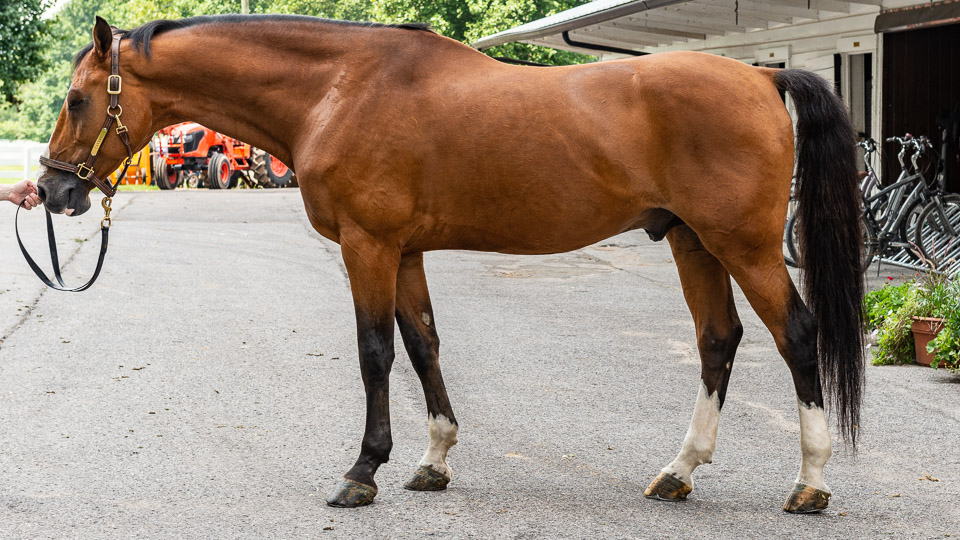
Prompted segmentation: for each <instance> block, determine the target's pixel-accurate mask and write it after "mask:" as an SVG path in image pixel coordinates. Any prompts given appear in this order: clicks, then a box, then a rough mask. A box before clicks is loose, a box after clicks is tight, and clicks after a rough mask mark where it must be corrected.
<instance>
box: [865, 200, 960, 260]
mask: <svg viewBox="0 0 960 540" xmlns="http://www.w3.org/2000/svg"><path fill="white" fill-rule="evenodd" d="M952 224H953V226H954V227H957V228H960V215H958V216H956V217H955V219H954V220H953V222H952ZM931 233H932V231H929V230H928V233H927V234H924V237H925V238H934V235H933V234H931ZM933 245H934V247H935V248H936V250H937V258H938V259H940V260H942V261H946V265H945V266H941V267H939V268H937V269H936V270H937V272H941V273H943V274H947V275H954V274H960V239H954V241H953V242H948V241H940V239H939V238H935V239H934V244H933ZM880 261H881V262H883V263H885V264H890V265H893V266H899V267H901V268H909V269H911V270H921V271H928V270H929V268H928V267H927V265H925V264H923V263H922V262H921V261H920V260H919V259H918V258H917V257H915V256H914V255H913V254H912V253H910V251H909V250H907V249H906V248H904V249H901V250H900V251H898V252H897V253H896V254H894V255H893V256H891V257H881V258H880Z"/></svg>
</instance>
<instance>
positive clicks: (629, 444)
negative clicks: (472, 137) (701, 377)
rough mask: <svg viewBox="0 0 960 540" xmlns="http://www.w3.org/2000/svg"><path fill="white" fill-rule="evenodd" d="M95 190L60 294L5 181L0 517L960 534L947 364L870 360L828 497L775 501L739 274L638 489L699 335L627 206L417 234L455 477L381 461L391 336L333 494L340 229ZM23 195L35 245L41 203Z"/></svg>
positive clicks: (17, 530)
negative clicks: (590, 230) (366, 496)
mask: <svg viewBox="0 0 960 540" xmlns="http://www.w3.org/2000/svg"><path fill="white" fill-rule="evenodd" d="M116 206H117V207H118V210H117V211H116V212H115V216H116V219H115V220H114V228H113V232H112V234H113V237H112V239H111V249H110V253H109V254H108V258H107V262H106V265H105V268H104V271H103V275H102V276H101V278H100V281H99V282H98V283H97V285H96V286H94V288H93V289H91V290H90V291H87V292H85V293H81V294H66V293H58V292H55V291H48V290H44V289H43V288H42V285H41V284H40V283H39V282H38V281H37V280H36V279H35V278H34V277H33V276H32V275H31V274H29V269H28V268H27V266H26V264H25V263H24V262H23V260H22V258H21V256H20V254H19V253H18V252H17V248H16V243H15V241H14V239H13V227H12V223H11V222H12V219H13V211H12V210H13V208H12V207H7V208H0V214H2V221H3V223H4V224H5V225H4V226H2V227H0V253H2V254H3V256H2V259H0V280H2V283H3V286H0V339H2V344H0V538H73V537H76V538H98V539H99V538H317V537H327V536H329V537H339V536H343V537H348V536H350V537H365V538H367V537H371V538H398V537H421V536H432V535H433V536H443V537H550V538H559V537H563V538H587V537H590V538H595V537H604V538H664V537H682V538H696V537H709V538H711V539H712V538H744V537H750V538H770V537H778V538H783V537H791V538H814V537H817V538H852V537H867V538H870V537H878V536H894V537H911V538H943V537H946V536H951V535H952V536H958V535H960V514H958V513H957V510H956V508H957V500H958V498H960V444H958V441H960V436H958V435H960V377H958V376H952V375H949V374H947V373H945V372H943V371H934V370H932V369H927V368H920V367H916V366H902V367H883V368H876V367H868V368H867V377H868V386H867V395H866V401H865V409H864V414H863V416H864V421H863V423H862V426H861V437H862V439H861V446H860V448H859V452H858V454H857V455H856V456H855V457H854V456H852V455H851V454H850V452H848V451H845V450H844V447H843V445H842V444H841V443H839V442H837V441H835V445H836V446H835V450H836V451H835V455H834V458H833V459H832V460H831V461H830V463H829V464H828V466H827V471H826V477H827V482H828V484H829V485H830V486H831V488H832V489H833V491H834V496H833V499H832V500H831V507H830V509H829V510H828V511H827V512H824V513H823V514H820V515H812V516H793V515H788V514H785V513H783V512H782V511H781V510H780V505H781V503H782V502H783V499H784V498H785V497H786V494H787V492H788V490H789V488H790V487H791V485H792V482H793V479H794V477H795V475H796V471H797V468H798V466H799V460H800V450H799V425H798V421H797V413H796V401H795V397H794V392H793V388H792V383H791V380H790V376H789V372H788V370H787V368H786V366H785V365H784V363H783V361H782V360H781V359H780V358H779V356H778V355H777V353H776V349H775V347H774V344H773V341H772V339H771V338H770V335H769V333H768V332H767V331H766V329H765V328H764V327H763V326H762V325H761V323H760V321H759V319H757V317H756V315H755V314H754V313H753V311H752V310H751V309H750V308H749V306H748V305H747V304H746V302H745V301H744V299H743V297H742V295H740V296H738V306H739V310H740V315H741V318H742V319H743V322H744V326H745V332H744V339H743V342H742V344H741V346H740V349H739V352H738V356H737V361H736V365H735V367H734V370H733V377H732V381H731V384H730V389H729V392H728V395H727V402H726V405H725V407H724V411H723V418H722V420H721V423H720V437H719V444H718V448H717V452H716V454H715V456H714V463H713V464H712V465H705V466H703V467H701V468H700V469H698V471H697V473H696V475H695V480H696V486H695V488H694V491H693V493H692V494H691V496H690V499H689V500H688V501H686V502H684V503H680V504H673V503H662V502H654V501H650V500H647V499H644V498H643V496H642V492H643V489H644V488H645V487H646V485H647V483H648V482H649V481H650V480H651V479H652V478H653V477H654V476H656V474H657V473H658V471H659V469H660V468H661V467H662V466H663V465H665V464H666V463H668V462H669V461H670V460H671V459H672V458H673V456H674V455H675V454H676V452H677V450H679V446H680V442H681V440H682V438H683V434H684V432H685V430H686V426H687V422H688V420H689V416H690V414H691V412H692V410H693V404H694V400H695V397H696V393H697V387H698V384H699V383H698V373H699V361H698V357H697V354H696V343H695V338H694V332H693V323H692V321H691V319H690V316H689V314H688V313H687V310H686V306H685V304H684V302H683V298H682V295H681V293H680V284H679V280H678V278H677V274H676V269H675V267H674V265H673V263H672V260H671V256H670V250H669V247H668V246H667V244H666V243H665V242H662V243H653V242H650V241H649V240H647V238H646V236H645V235H644V234H643V233H630V234H624V235H621V236H618V237H616V238H614V239H611V240H608V241H606V242H602V243H600V244H598V245H595V246H591V247H589V248H586V249H583V250H579V251H576V252H572V253H568V254H563V255H552V256H543V257H517V256H508V255H499V254H485V253H468V252H441V253H431V254H428V255H427V258H426V266H427V276H428V280H429V283H430V286H431V289H432V296H433V301H434V309H435V312H436V319H437V325H438V328H439V331H440V335H441V339H442V340H443V346H442V348H441V351H442V352H441V362H442V365H443V367H444V375H445V378H446V381H447V387H448V389H449V393H450V398H451V401H452V403H453V405H454V410H455V411H456V414H457V418H458V419H459V421H460V423H461V430H460V444H459V445H457V446H456V447H454V449H453V450H452V451H451V454H450V458H449V462H450V464H451V466H452V467H453V469H454V473H455V477H454V481H453V482H452V483H451V484H450V487H449V489H448V490H447V491H445V492H439V493H413V492H408V491H405V490H403V489H402V487H401V486H402V483H403V481H404V480H406V478H407V475H408V474H409V473H410V472H412V470H413V468H414V467H415V465H416V463H417V461H418V460H419V458H420V455H421V454H422V452H423V450H424V448H425V446H426V441H427V433H426V422H425V414H426V412H425V411H426V408H425V405H424V403H423V395H422V392H421V390H420V387H419V382H418V381H417V378H416V376H415V374H414V372H413V370H412V368H411V367H410V364H409V362H408V360H407V357H406V353H405V352H404V351H403V348H402V346H399V343H398V348H397V351H398V352H397V361H396V363H395V367H394V371H393V378H392V381H391V382H392V385H391V409H392V418H393V426H394V450H393V454H392V456H391V458H392V459H391V462H390V463H388V464H386V465H384V466H383V467H382V468H381V470H380V473H379V474H378V476H377V480H378V483H379V484H380V494H379V495H378V497H377V500H376V502H375V503H374V504H373V505H371V506H369V507H365V508H360V509H352V510H343V509H333V508H328V507H327V506H326V505H325V504H324V503H323V500H324V496H325V494H326V493H327V491H328V490H329V489H331V488H332V487H333V486H334V485H335V483H336V481H337V480H338V478H339V477H340V475H341V474H342V473H343V472H344V471H346V469H347V468H348V467H349V466H350V465H351V464H352V462H353V460H354V459H355V458H356V454H357V452H358V449H359V442H360V436H361V434H362V424H363V411H364V409H363V388H362V384H361V382H360V373H359V369H358V367H357V360H356V338H355V334H354V321H353V311H352V307H351V304H350V294H349V290H348V284H347V280H346V278H345V275H344V271H343V267H342V265H341V263H340V260H339V248H338V247H337V246H336V245H334V244H331V243H329V242H327V241H325V240H323V239H321V238H320V237H319V236H318V235H317V234H316V233H314V232H313V231H312V230H311V229H310V227H309V225H308V224H307V222H306V218H305V216H304V213H303V210H302V206H301V202H300V199H299V193H298V191H297V190H270V191H230V192H207V191H175V192H145V193H135V194H121V195H120V196H119V197H118V198H117V204H116ZM95 208H96V207H95ZM23 217H24V221H23V224H22V225H23V227H24V228H25V229H26V232H27V233H28V234H27V243H28V244H29V246H30V247H31V248H32V249H33V250H35V251H36V253H35V255H36V256H37V258H38V260H45V258H46V255H45V254H43V251H41V250H42V249H43V248H44V243H45V242H44V239H43V236H42V235H43V230H42V228H43V226H42V215H41V214H40V212H36V211H35V212H31V213H30V214H28V215H25V216H23ZM99 217H100V216H99V215H97V212H96V210H95V209H94V210H92V211H91V212H90V214H89V215H88V216H83V217H81V218H79V219H67V218H62V217H60V218H58V219H57V220H56V221H57V224H58V226H59V227H60V229H59V238H60V244H61V249H62V250H63V251H62V259H63V260H66V259H68V257H69V260H68V262H67V263H66V272H65V277H66V278H67V279H69V280H71V282H79V281H80V280H81V279H85V277H86V275H87V273H88V272H90V271H92V269H93V266H94V263H95V261H96V255H97V249H98V246H97V242H98V239H97V237H96V236H97V233H96V228H97V223H98V222H99ZM27 218H29V219H27ZM901 274H902V272H901V271H900V270H897V269H890V268H882V269H881V270H880V275H879V276H877V273H876V272H875V271H872V272H871V274H870V275H871V284H872V286H877V285H879V284H882V283H884V282H886V281H888V280H887V277H888V276H890V277H895V278H896V279H897V280H900V279H902V277H901ZM398 339H399V338H398Z"/></svg>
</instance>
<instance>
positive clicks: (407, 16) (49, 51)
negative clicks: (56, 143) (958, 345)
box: [0, 0, 594, 141]
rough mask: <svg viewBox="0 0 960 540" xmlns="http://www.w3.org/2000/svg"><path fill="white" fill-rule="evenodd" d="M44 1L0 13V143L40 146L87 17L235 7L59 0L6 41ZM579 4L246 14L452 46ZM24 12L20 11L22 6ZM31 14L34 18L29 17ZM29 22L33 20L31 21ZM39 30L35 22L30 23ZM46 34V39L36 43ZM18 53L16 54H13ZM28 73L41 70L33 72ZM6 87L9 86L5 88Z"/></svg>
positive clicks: (88, 24) (542, 51) (280, 4)
mask: <svg viewBox="0 0 960 540" xmlns="http://www.w3.org/2000/svg"><path fill="white" fill-rule="evenodd" d="M50 1H51V0H18V1H17V2H13V3H12V4H10V5H9V7H6V6H7V3H4V4H3V6H5V7H2V8H0V35H2V36H5V37H4V38H3V39H2V40H0V53H2V54H0V75H2V77H3V78H2V80H3V84H2V85H0V94H3V95H5V96H6V97H7V99H11V98H12V97H13V92H14V90H13V88H15V85H16V82H20V81H25V80H27V79H28V78H33V79H34V80H33V82H29V83H25V84H21V85H20V86H19V88H18V89H17V90H16V97H17V98H19V100H20V101H22V104H21V105H20V107H19V109H18V108H16V107H12V106H7V107H0V139H28V140H36V141H46V140H48V139H49V138H50V133H51V132H52V131H53V128H54V126H55V125H56V120H57V115H58V114H59V113H60V109H61V108H62V106H63V99H64V96H65V95H66V91H67V88H68V87H69V86H70V80H71V78H72V76H73V68H72V65H71V59H72V58H73V55H74V54H75V53H76V52H77V51H78V50H79V49H80V48H81V47H83V46H84V45H85V44H87V43H89V42H90V31H91V29H92V28H93V18H94V16H95V15H97V14H101V15H103V16H104V17H105V18H106V19H107V22H109V23H110V24H113V25H114V26H117V27H120V28H132V27H134V26H138V25H140V24H143V23H145V22H147V21H151V20H154V19H178V18H182V17H190V16H194V15H212V14H221V13H237V12H239V11H240V0H67V1H66V2H65V3H64V4H63V6H62V8H61V9H60V10H59V12H58V13H57V17H56V19H55V20H52V21H50V20H42V21H41V20H40V19H39V18H36V21H40V23H42V24H40V26H41V27H43V30H42V31H41V30H37V31H35V32H34V33H32V34H30V33H25V34H17V35H22V36H23V39H18V40H12V39H8V38H7V37H6V36H7V35H8V32H7V27H6V26H4V24H5V23H4V22H3V21H4V20H5V19H4V18H3V17H5V16H6V15H7V13H8V12H10V13H14V12H16V13H20V12H21V11H23V10H25V9H27V8H29V7H30V6H34V7H35V8H36V9H34V10H32V11H30V13H42V10H43V9H44V6H47V5H48V4H49V2H50ZM585 1H586V0H439V1H427V0H250V11H251V12H253V13H297V14H302V15H312V16H316V17H326V18H331V19H345V20H354V21H377V22H385V23H397V22H426V23H429V24H430V25H431V26H432V27H433V28H434V30H436V31H437V32H439V33H440V34H443V35H445V36H447V37H451V38H453V39H456V40H459V41H464V42H467V43H469V42H471V41H474V40H476V39H479V38H480V37H482V36H485V35H489V34H493V33H496V32H499V31H501V30H506V29H508V28H512V27H514V26H517V25H519V24H523V23H526V22H529V21H532V20H535V19H539V18H542V17H546V16H548V15H551V14H553V13H557V12H559V11H563V10H565V9H569V8H571V7H574V6H577V5H580V4H583V3H585ZM24 6H26V7H24ZM37 9H39V11H37ZM31 20H33V19H31ZM38 24H39V23H38ZM46 35H49V36H50V38H49V39H48V38H45V37H44V36H46ZM15 41H16V43H17V44H18V45H17V46H18V47H21V48H23V47H25V49H23V50H29V51H32V52H33V54H35V55H36V58H34V60H33V61H23V60H19V58H20V57H19V56H18V57H13V58H16V60H15V61H8V60H7V56H6V55H7V52H6V51H7V48H8V47H9V46H8V42H9V43H14V42H15ZM17 50H18V51H19V50H21V49H17ZM485 52H487V53H488V54H490V55H492V56H506V57H510V58H516V59H519V60H526V61H529V62H539V63H543V64H555V65H563V64H577V63H582V62H588V61H592V60H594V57H592V56H587V55H582V54H577V53H571V52H567V51H558V50H555V49H550V48H547V47H539V46H536V45H528V44H525V43H510V44H506V45H501V46H499V47H495V48H493V49H490V50H488V51H485ZM31 66H41V67H39V68H36V69H33V68H31ZM9 69H13V70H18V71H17V72H18V73H19V72H20V71H24V70H26V71H30V70H31V69H33V71H31V72H30V73H29V77H27V78H23V76H22V75H20V76H19V77H20V78H19V79H18V80H17V81H16V82H13V83H8V82H7V81H6V77H7V75H6V73H7V71H5V70H9ZM11 85H14V86H11Z"/></svg>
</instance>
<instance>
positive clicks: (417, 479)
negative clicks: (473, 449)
mask: <svg viewBox="0 0 960 540" xmlns="http://www.w3.org/2000/svg"><path fill="white" fill-rule="evenodd" d="M427 425H428V429H427V431H428V432H429V434H430V444H429V445H428V446H427V451H426V453H424V455H423V459H421V460H420V466H419V467H418V468H417V471H416V472H415V473H414V478H413V479H412V480H410V481H409V482H407V485H406V486H405V487H407V489H417V490H421V491H428V490H438V489H444V488H445V487H446V486H447V484H448V483H449V482H450V480H451V479H452V478H453V470H452V469H451V468H450V466H449V465H447V452H448V451H449V450H450V448H451V447H452V446H453V445H455V444H457V431H458V427H457V424H456V423H454V422H452V421H450V419H449V418H447V417H446V416H444V415H442V414H438V415H436V416H434V415H432V414H431V415H428V417H427ZM416 486H421V487H416Z"/></svg>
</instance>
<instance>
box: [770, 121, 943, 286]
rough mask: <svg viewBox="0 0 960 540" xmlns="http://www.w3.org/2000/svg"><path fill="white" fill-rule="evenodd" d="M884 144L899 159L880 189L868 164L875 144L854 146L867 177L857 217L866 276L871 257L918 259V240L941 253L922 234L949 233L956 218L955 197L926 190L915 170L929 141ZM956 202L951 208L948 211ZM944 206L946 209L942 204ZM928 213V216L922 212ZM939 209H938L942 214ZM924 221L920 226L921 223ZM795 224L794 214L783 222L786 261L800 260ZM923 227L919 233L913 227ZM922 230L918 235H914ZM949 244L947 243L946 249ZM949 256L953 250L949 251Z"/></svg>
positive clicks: (917, 139)
mask: <svg viewBox="0 0 960 540" xmlns="http://www.w3.org/2000/svg"><path fill="white" fill-rule="evenodd" d="M887 142H898V143H899V144H900V152H899V154H898V156H897V157H898V159H899V161H900V165H901V172H900V176H899V178H898V179H897V181H896V182H894V183H893V184H892V185H890V186H887V187H885V188H879V185H880V179H879V177H878V176H877V174H876V171H875V170H874V169H873V167H872V165H871V158H872V156H873V154H874V153H875V152H876V151H877V145H876V141H874V140H873V139H866V140H864V141H861V142H859V143H858V144H857V145H858V146H859V147H860V148H863V150H864V163H865V164H866V168H867V172H866V174H865V175H864V176H863V177H862V179H861V182H860V195H861V198H862V199H863V216H862V218H861V222H862V226H863V235H864V248H865V249H864V255H863V260H862V263H861V266H862V269H863V270H864V271H865V270H866V269H867V267H869V266H870V263H871V262H873V259H874V258H875V257H878V256H880V257H882V256H884V255H891V254H894V253H897V252H899V251H900V250H903V249H906V250H907V252H909V253H911V254H912V255H913V256H914V257H919V255H918V251H916V249H917V246H918V245H920V244H914V242H915V241H917V240H918V239H919V240H922V241H924V242H925V245H926V246H928V247H929V248H930V252H931V255H935V254H936V251H937V249H940V250H941V251H943V249H944V247H945V245H944V244H943V243H942V242H941V243H940V244H937V243H930V242H929V241H928V238H925V237H924V236H925V235H928V234H931V231H939V230H944V229H946V230H950V231H953V230H954V228H953V227H951V226H950V224H951V223H953V221H952V220H953V219H954V217H957V216H960V196H956V195H946V194H944V192H943V190H942V187H941V184H942V180H943V179H942V178H941V179H940V182H938V183H937V185H936V186H935V187H934V188H931V187H929V185H928V183H927V181H926V178H925V177H924V172H923V171H921V170H920V166H919V159H920V157H921V156H922V155H923V153H924V152H925V151H927V150H928V149H932V148H933V146H932V145H931V144H930V141H929V140H928V139H927V138H926V137H924V136H920V137H913V136H912V135H910V134H909V133H908V134H907V135H905V136H904V137H890V138H888V139H887ZM910 149H913V150H914V152H913V153H912V154H911V156H910V161H909V165H908V164H907V159H906V155H907V152H908V150H910ZM954 201H956V205H955V207H954V206H953V203H954ZM945 204H946V205H948V206H947V207H946V208H945V207H944V205H945ZM928 209H929V212H927V213H926V214H925V213H924V212H925V211H927V210H928ZM941 209H943V210H941ZM924 219H925V220H926V221H922V220H924ZM796 220H797V217H796V215H794V216H793V217H791V218H790V220H789V221H788V222H787V227H786V234H785V240H786V243H787V249H788V251H789V253H790V256H791V257H792V258H793V259H794V260H799V258H798V257H799V256H798V249H797V237H796ZM920 223H923V224H924V227H920V228H919V229H918V224H920ZM920 229H922V232H918V230H920ZM951 245H952V244H951ZM919 253H920V254H922V255H923V256H924V257H926V258H927V259H928V260H934V259H932V258H931V257H930V256H929V255H928V254H927V253H923V252H919ZM950 253H952V251H950Z"/></svg>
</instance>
